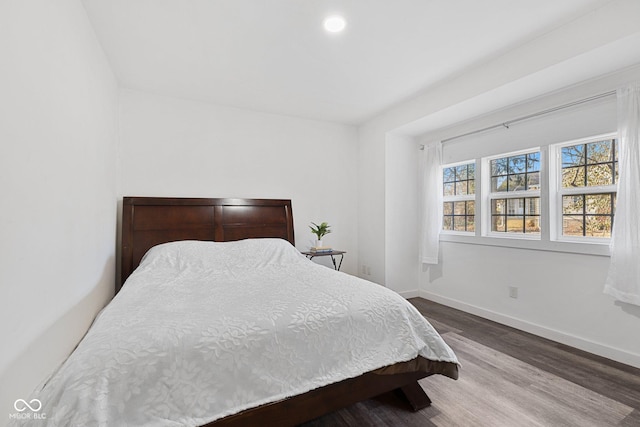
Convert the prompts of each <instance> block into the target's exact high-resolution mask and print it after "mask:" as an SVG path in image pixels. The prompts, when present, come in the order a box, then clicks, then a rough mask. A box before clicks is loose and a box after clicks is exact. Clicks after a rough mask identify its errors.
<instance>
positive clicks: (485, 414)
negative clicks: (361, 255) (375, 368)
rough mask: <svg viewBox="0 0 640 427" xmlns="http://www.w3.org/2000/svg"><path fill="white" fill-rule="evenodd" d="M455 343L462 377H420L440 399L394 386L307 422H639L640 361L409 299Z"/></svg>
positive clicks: (582, 426) (599, 425)
mask: <svg viewBox="0 0 640 427" xmlns="http://www.w3.org/2000/svg"><path fill="white" fill-rule="evenodd" d="M410 301H411V303H412V304H413V305H415V306H416V307H417V308H418V310H420V312H421V313H422V314H423V315H424V316H425V317H426V318H427V319H428V320H429V321H430V322H431V324H432V325H433V326H434V327H435V328H436V329H437V330H438V332H439V333H440V334H441V335H442V337H443V338H444V339H445V341H446V342H447V343H448V344H449V345H450V346H451V348H453V350H454V351H455V352H456V354H457V355H458V358H459V360H460V362H461V364H462V369H461V371H460V379H459V380H458V381H453V380H450V379H449V378H445V377H442V376H440V375H435V376H432V377H429V378H425V379H423V380H421V381H420V384H421V385H422V387H423V388H424V389H425V391H426V392H427V394H428V395H429V397H430V398H431V400H432V401H433V404H432V405H431V406H430V407H428V408H425V409H423V410H421V411H418V412H411V411H410V409H409V406H408V404H407V403H406V402H405V401H404V400H402V398H400V397H399V396H398V395H396V394H394V393H388V394H386V395H383V396H380V397H378V398H376V399H372V400H368V401H365V402H361V403H358V404H356V405H353V406H350V407H348V408H345V409H343V410H340V411H337V412H334V413H332V414H328V415H326V416H324V417H321V418H318V419H316V420H313V421H311V422H308V423H306V424H304V426H305V427H321V426H332V427H334V426H416V427H417V426H420V427H428V426H441V427H443V426H444V427H449V426H474V427H475V426H488V427H499V426H505V427H514V426H517V427H522V426H553V427H555V426H562V427H564V426H576V427H578V426H579V427H587V426H594V427H605V426H624V427H631V426H634V427H638V426H640V369H636V368H632V367H630V366H627V365H623V364H620V363H617V362H613V361H611V360H608V359H605V358H602V357H599V356H595V355H593V354H590V353H586V352H583V351H580V350H576V349H574V348H571V347H567V346H565V345H562V344H558V343H556V342H553V341H549V340H546V339H543V338H540V337H537V336H534V335H531V334H528V333H526V332H521V331H518V330H516V329H513V328H510V327H507V326H503V325H500V324H498V323H495V322H491V321H489V320H485V319H482V318H480V317H477V316H474V315H471V314H468V313H464V312H462V311H459V310H455V309H452V308H449V307H445V306H443V305H440V304H436V303H434V302H431V301H427V300H424V299H421V298H414V299H411V300H410Z"/></svg>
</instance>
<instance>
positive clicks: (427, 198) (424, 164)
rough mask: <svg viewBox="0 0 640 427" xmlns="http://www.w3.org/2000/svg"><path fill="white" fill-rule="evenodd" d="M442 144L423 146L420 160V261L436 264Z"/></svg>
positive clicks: (440, 204) (439, 215) (439, 225)
mask: <svg viewBox="0 0 640 427" xmlns="http://www.w3.org/2000/svg"><path fill="white" fill-rule="evenodd" d="M441 165H442V144H441V143H440V142H436V143H433V144H430V145H425V147H424V150H423V151H422V157H421V159H420V176H421V180H422V187H421V188H422V189H421V194H422V200H421V206H420V208H421V209H420V210H421V215H420V260H421V261H422V262H423V263H424V264H437V263H438V251H439V249H440V230H441V229H442V170H441V168H440V166H441Z"/></svg>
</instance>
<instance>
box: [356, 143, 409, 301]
mask: <svg viewBox="0 0 640 427" xmlns="http://www.w3.org/2000/svg"><path fill="white" fill-rule="evenodd" d="M386 139H387V141H386V150H385V171H386V180H385V194H386V197H385V235H386V237H385V247H386V251H385V252H386V253H385V263H386V265H388V266H389V268H386V269H385V281H384V283H385V285H386V286H387V287H388V288H389V289H393V290H394V291H396V292H398V293H400V294H401V295H403V296H405V297H406V298H410V297H414V296H417V295H418V283H419V276H418V271H419V266H418V264H417V261H418V237H419V233H418V232H417V226H416V225H417V224H418V199H419V197H416V196H417V195H418V187H419V185H418V182H419V181H418V158H419V151H418V150H417V149H416V143H415V141H414V139H413V138H409V137H406V136H402V135H394V134H392V133H390V134H387V138H386ZM365 277H366V276H365Z"/></svg>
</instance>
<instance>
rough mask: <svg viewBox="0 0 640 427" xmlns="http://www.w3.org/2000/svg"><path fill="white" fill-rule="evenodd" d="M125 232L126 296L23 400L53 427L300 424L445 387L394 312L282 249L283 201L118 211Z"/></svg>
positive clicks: (399, 303)
mask: <svg viewBox="0 0 640 427" xmlns="http://www.w3.org/2000/svg"><path fill="white" fill-rule="evenodd" d="M122 218H123V219H122V250H121V256H122V261H121V278H122V282H123V283H124V286H123V287H122V289H118V290H119V292H118V293H117V295H116V297H115V298H114V300H113V301H112V302H111V303H110V304H109V305H108V306H107V307H106V308H105V309H104V310H103V311H102V312H101V313H100V314H99V316H98V317H97V318H96V321H95V322H94V324H93V325H92V327H91V329H90V330H89V332H88V333H87V335H86V336H85V338H84V339H83V341H82V342H81V343H80V344H79V345H78V348H77V349H76V350H75V351H74V353H73V354H72V355H71V356H70V357H69V358H68V360H67V361H66V362H65V363H64V364H63V365H62V367H61V368H60V369H59V371H58V372H57V373H56V374H55V375H54V376H53V377H52V378H51V380H50V381H49V382H48V383H47V384H46V385H45V387H44V388H43V389H42V390H41V391H40V392H39V393H36V395H35V397H37V398H38V399H39V400H41V402H42V405H43V410H44V411H46V413H47V414H48V421H49V422H50V423H51V424H52V425H63V424H74V425H154V426H156V425H158V426H160V425H166V426H174V425H193V426H195V425H208V426H246V425H278V426H287V425H297V424H300V423H302V422H305V421H308V420H311V419H314V418H316V417H318V416H320V415H323V414H325V413H328V412H331V411H334V410H336V409H339V408H341V407H344V406H348V405H350V404H352V403H355V402H358V401H360V400H364V399H368V398H371V397H374V396H376V395H379V394H382V393H384V392H387V391H391V390H395V389H399V390H401V391H402V393H403V394H404V395H405V396H406V397H407V399H408V401H409V402H410V403H411V405H412V406H413V408H414V409H416V410H417V409H420V408H423V407H425V406H428V405H429V404H430V400H429V398H428V397H427V396H426V394H425V393H424V391H423V390H422V388H421V387H420V385H419V384H418V383H417V381H418V380H419V379H421V378H424V377H426V376H429V375H432V374H442V375H446V376H449V377H451V378H453V379H456V378H457V375H458V361H457V359H456V357H455V354H454V353H453V351H451V349H450V348H449V347H448V346H447V345H446V344H445V343H444V341H443V340H442V338H441V337H440V336H439V335H438V334H437V332H435V330H433V328H432V327H431V325H429V324H428V322H427V321H426V320H424V318H423V317H422V316H421V315H420V313H418V311H417V310H416V309H415V308H413V306H411V305H410V304H408V303H407V302H406V301H405V300H404V299H403V298H401V297H400V296H398V295H397V294H395V293H394V292H391V291H389V290H387V289H385V288H383V287H381V286H378V285H375V284H372V283H370V282H367V281H365V280H362V279H359V278H356V277H353V276H349V275H347V274H344V273H341V272H337V271H334V270H332V269H329V268H326V267H323V266H320V265H318V264H315V263H313V262H311V261H309V260H307V259H306V257H304V256H303V255H302V254H300V253H299V252H298V251H297V250H296V249H295V247H294V246H293V245H294V243H295V242H294V233H293V215H292V210H291V201H290V200H272V199H269V200H266V199H194V198H140V197H125V198H124V200H123V217H122ZM38 425H42V424H41V423H40V424H38Z"/></svg>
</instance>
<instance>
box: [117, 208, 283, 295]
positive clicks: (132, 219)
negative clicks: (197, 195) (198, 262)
mask: <svg viewBox="0 0 640 427" xmlns="http://www.w3.org/2000/svg"><path fill="white" fill-rule="evenodd" d="M259 237H279V238H282V239H285V240H288V241H289V242H291V244H292V245H293V244H295V241H294V237H293V214H292V212H291V200H275V199H192V198H173V197H125V198H124V199H123V201H122V254H121V256H122V264H121V268H122V271H121V273H122V274H121V278H122V282H121V283H124V282H125V280H127V277H129V275H130V274H131V273H132V272H133V270H135V268H136V267H137V266H138V264H139V263H140V260H141V259H142V257H143V255H144V254H145V253H146V252H147V251H148V250H149V249H150V248H151V247H153V246H155V245H159V244H161V243H167V242H175V241H177V240H209V241H215V242H229V241H233V240H241V239H247V238H259ZM116 291H117V290H116Z"/></svg>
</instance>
